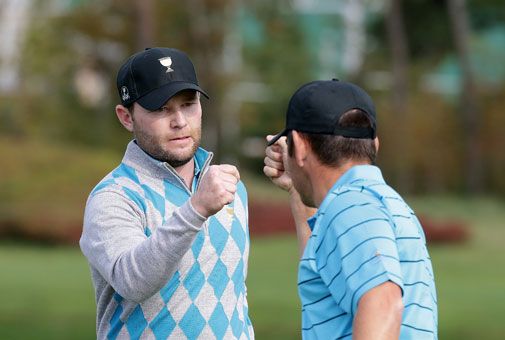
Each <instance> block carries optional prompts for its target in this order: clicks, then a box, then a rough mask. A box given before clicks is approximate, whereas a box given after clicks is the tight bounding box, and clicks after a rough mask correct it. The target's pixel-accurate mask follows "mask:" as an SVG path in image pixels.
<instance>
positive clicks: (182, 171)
mask: <svg viewBox="0 0 505 340" xmlns="http://www.w3.org/2000/svg"><path fill="white" fill-rule="evenodd" d="M174 170H175V171H176V172H177V173H178V174H179V176H181V178H182V179H183V180H184V183H185V184H186V186H187V187H188V188H190V189H191V185H192V184H193V177H194V176H195V159H194V158H191V160H190V161H189V162H187V163H186V164H184V165H181V166H178V167H177V168H174Z"/></svg>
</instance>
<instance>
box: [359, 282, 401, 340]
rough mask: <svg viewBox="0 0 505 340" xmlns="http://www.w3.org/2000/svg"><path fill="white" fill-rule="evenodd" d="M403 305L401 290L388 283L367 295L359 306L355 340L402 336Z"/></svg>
mask: <svg viewBox="0 0 505 340" xmlns="http://www.w3.org/2000/svg"><path fill="white" fill-rule="evenodd" d="M402 312H403V304H402V299H401V290H400V288H399V287H398V286H397V285H396V284H394V283H392V282H386V283H383V284H382V285H380V286H378V287H375V288H373V289H372V290H370V291H369V292H368V293H366V294H365V295H364V296H363V297H362V298H361V300H360V302H359V304H358V310H357V312H356V316H355V318H354V322H353V337H352V338H353V339H356V340H364V339H373V340H383V339H384V340H391V339H398V338H399V336H400V326H401V323H402Z"/></svg>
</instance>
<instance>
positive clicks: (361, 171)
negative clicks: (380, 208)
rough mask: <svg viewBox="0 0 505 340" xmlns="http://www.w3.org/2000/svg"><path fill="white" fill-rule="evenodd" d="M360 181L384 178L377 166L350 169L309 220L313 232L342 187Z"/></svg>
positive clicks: (358, 166) (361, 166)
mask: <svg viewBox="0 0 505 340" xmlns="http://www.w3.org/2000/svg"><path fill="white" fill-rule="evenodd" d="M358 181H375V182H384V178H383V177H382V172H381V170H380V169H379V168H378V167H377V166H375V165H355V166H353V167H351V168H349V169H348V170H347V171H346V172H344V174H343V175H342V176H340V178H339V179H338V180H337V181H336V182H335V184H333V186H332V187H331V189H330V190H329V191H328V193H327V194H326V196H325V197H324V199H323V201H322V202H321V205H320V206H319V208H318V209H317V212H316V213H315V214H314V216H312V217H310V218H309V219H308V220H307V223H308V225H309V227H310V230H311V231H312V230H313V229H314V226H315V224H316V221H317V218H318V217H319V215H321V214H322V213H324V211H325V210H326V208H327V206H328V205H329V204H330V203H331V201H333V198H334V197H335V196H336V194H338V193H339V192H340V190H341V188H342V187H344V186H348V185H353V183H354V182H356V185H358V184H357V182H358Z"/></svg>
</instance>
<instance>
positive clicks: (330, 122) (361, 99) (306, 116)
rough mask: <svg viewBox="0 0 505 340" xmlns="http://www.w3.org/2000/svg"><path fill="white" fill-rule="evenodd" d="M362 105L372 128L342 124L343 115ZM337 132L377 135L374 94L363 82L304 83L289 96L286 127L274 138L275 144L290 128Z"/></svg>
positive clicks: (321, 81)
mask: <svg viewBox="0 0 505 340" xmlns="http://www.w3.org/2000/svg"><path fill="white" fill-rule="evenodd" d="M352 109H360V110H362V111H364V112H365V113H367V114H368V115H369V117H370V120H371V122H372V126H371V127H369V128H361V127H342V126H340V125H339V124H338V120H339V119H340V117H341V116H342V115H343V114H344V113H346V112H347V111H349V110H352ZM290 130H296V131H300V132H306V133H314V134H325V135H337V136H344V137H350V138H361V139H374V138H375V136H376V114H375V106H374V104H373V101H372V98H370V96H369V95H368V94H367V93H366V92H365V91H364V90H363V89H362V88H360V87H359V86H357V85H355V84H352V83H348V82H345V81H339V80H337V79H333V80H316V81H312V82H310V83H307V84H304V85H302V86H301V87H300V88H299V89H298V90H296V92H295V93H294V94H293V96H292V97H291V99H290V100H289V104H288V110H287V113H286V128H285V129H284V130H283V131H281V132H280V133H279V134H277V135H276V136H275V137H274V138H272V139H271V140H270V141H269V142H268V145H272V144H274V143H275V142H276V141H277V140H278V139H279V138H281V137H282V136H286V135H287V134H288V131H290Z"/></svg>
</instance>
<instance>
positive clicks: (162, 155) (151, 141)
mask: <svg viewBox="0 0 505 340" xmlns="http://www.w3.org/2000/svg"><path fill="white" fill-rule="evenodd" d="M134 137H135V140H136V142H137V144H138V146H139V147H140V148H141V149H142V150H144V151H145V152H146V153H147V154H149V155H150V156H151V157H152V158H154V159H156V160H158V161H161V162H166V163H168V164H169V165H170V166H172V167H173V168H178V167H180V166H182V165H184V164H186V163H188V162H189V161H191V159H193V156H194V155H195V153H196V150H197V149H198V147H199V146H200V140H201V133H195V134H192V135H191V139H192V140H193V145H192V146H191V148H190V149H188V150H182V151H180V152H177V151H178V150H166V149H165V148H163V145H162V141H161V140H160V138H157V137H155V136H152V135H150V134H148V133H146V132H144V131H142V130H140V129H136V130H135V133H134Z"/></svg>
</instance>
